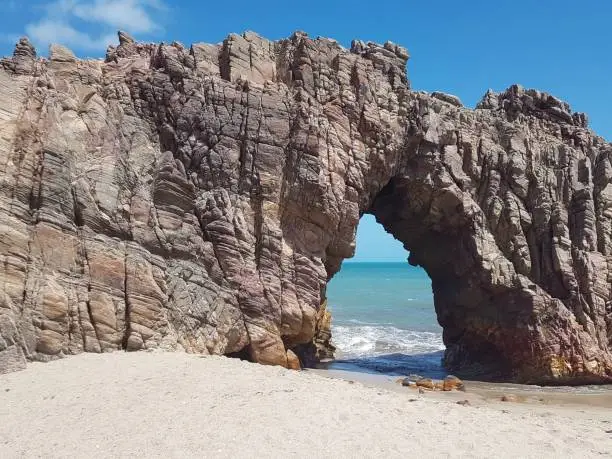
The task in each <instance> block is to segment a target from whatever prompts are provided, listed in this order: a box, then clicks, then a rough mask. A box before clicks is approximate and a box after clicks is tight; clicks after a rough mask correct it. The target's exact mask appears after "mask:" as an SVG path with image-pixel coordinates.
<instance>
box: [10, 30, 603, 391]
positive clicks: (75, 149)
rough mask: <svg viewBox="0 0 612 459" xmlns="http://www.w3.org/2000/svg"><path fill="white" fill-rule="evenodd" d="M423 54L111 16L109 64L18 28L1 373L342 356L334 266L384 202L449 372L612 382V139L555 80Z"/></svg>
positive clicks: (389, 46)
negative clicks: (472, 73)
mask: <svg viewBox="0 0 612 459" xmlns="http://www.w3.org/2000/svg"><path fill="white" fill-rule="evenodd" d="M408 58H409V55H408V53H407V51H406V50H405V49H404V48H402V47H400V46H397V45H395V44H393V43H390V42H388V43H385V44H384V45H379V44H375V43H364V42H360V41H355V42H353V44H352V46H351V49H350V50H346V49H344V48H343V47H342V46H340V45H339V44H338V43H337V42H335V41H334V40H330V39H325V38H317V39H311V38H309V37H308V36H307V35H306V34H304V33H295V34H293V35H292V36H291V37H289V38H287V39H284V40H279V41H277V42H272V41H269V40H266V39H265V38H263V37H260V36H258V35H256V34H254V33H251V32H247V33H244V34H241V35H235V34H233V35H230V36H229V37H228V38H227V39H226V40H224V42H223V43H222V44H220V45H205V44H197V45H193V46H191V47H185V46H183V45H181V44H180V43H171V44H160V45H156V44H143V43H138V42H136V41H135V40H134V39H132V38H131V37H129V36H128V35H127V34H125V33H120V34H119V44H118V45H117V46H116V47H110V48H109V50H108V52H107V59H106V61H105V62H101V61H99V60H94V61H88V60H78V61H77V59H76V57H75V56H74V54H73V53H72V52H71V51H69V50H67V49H65V48H63V47H58V46H54V47H53V48H52V49H51V52H50V56H49V60H43V59H38V58H37V57H36V53H35V51H34V49H33V47H32V46H31V44H30V43H29V42H28V41H27V40H22V41H20V42H19V44H18V46H17V47H16V49H15V54H14V56H12V57H10V58H6V59H3V60H2V61H1V62H0V106H1V107H3V109H2V123H1V125H0V164H2V167H0V259H1V263H0V286H1V287H0V288H1V289H2V291H1V292H0V371H2V372H3V371H9V370H11V369H15V368H18V367H20V366H22V365H23V361H24V359H27V360H43V361H44V360H49V359H52V358H59V357H63V356H66V355H72V354H76V353H79V352H84V351H88V352H106V351H112V350H119V349H126V350H138V349H152V348H161V349H179V350H185V351H188V352H198V353H203V354H228V355H239V356H242V357H244V358H249V359H251V360H254V361H257V362H261V363H266V364H277V365H287V349H291V350H292V351H295V353H296V354H297V355H298V356H299V358H300V360H301V362H302V363H304V364H305V365H311V364H314V363H316V361H317V360H320V359H322V358H329V357H331V355H332V353H333V345H332V338H331V330H330V323H331V315H330V314H329V312H328V311H327V310H326V308H325V302H326V298H325V295H326V284H327V282H328V281H329V279H331V278H332V277H333V276H334V274H336V273H337V272H338V270H339V269H340V266H341V263H342V261H343V260H345V259H346V258H349V257H351V256H352V255H353V254H354V249H355V246H354V235H355V230H356V226H357V224H358V222H359V218H360V216H361V215H362V214H364V213H371V214H374V215H375V217H376V218H377V220H378V221H379V222H381V224H382V225H383V226H384V227H385V228H386V229H387V231H389V232H390V233H391V234H393V236H394V237H396V238H397V239H398V240H400V241H401V242H402V243H403V244H404V246H405V247H406V248H408V249H409V250H410V262H411V263H412V264H416V265H421V266H423V267H424V268H425V269H426V271H427V272H428V274H429V276H430V277H431V280H432V288H433V290H434V298H435V308H436V312H437V315H438V317H439V319H440V323H441V325H442V327H443V328H444V336H445V344H446V351H445V357H444V363H445V365H446V367H447V368H448V369H449V370H450V371H452V372H453V373H456V374H458V375H461V374H462V372H463V373H464V374H469V375H470V376H472V377H480V378H489V379H508V380H510V379H512V380H515V381H518V382H533V383H555V384H558V383H563V382H571V383H591V382H610V380H611V376H610V375H612V350H611V347H610V336H611V334H610V330H611V329H612V326H611V325H610V324H612V312H611V311H610V308H609V305H610V304H612V290H611V289H610V282H609V279H610V278H612V267H611V266H612V263H610V262H609V258H610V256H611V255H610V254H612V211H611V209H612V168H610V167H609V164H610V158H611V157H612V145H610V144H609V143H607V142H606V141H605V140H604V139H602V138H600V137H598V136H597V135H596V134H595V133H593V132H592V131H590V130H589V129H588V128H587V117H586V116H585V115H583V114H580V113H574V112H572V110H571V108H570V107H569V105H568V104H567V103H565V102H563V101H561V100H559V99H557V98H555V97H553V96H551V95H550V94H546V93H544V92H540V91H536V90H531V89H524V88H521V87H520V86H512V87H510V88H508V90H506V91H504V92H502V93H500V94H496V93H493V92H488V93H487V94H486V95H485V97H484V98H483V100H482V101H481V103H480V104H479V105H478V109H476V110H470V109H468V108H465V107H462V106H461V105H460V102H459V101H458V99H456V98H454V97H453V96H450V95H447V94H443V93H437V94H436V95H435V96H434V95H428V94H425V93H421V92H413V91H411V90H410V85H409V81H408V79H407V77H406V65H407V62H408ZM432 384H433V383H432ZM434 387H435V386H434Z"/></svg>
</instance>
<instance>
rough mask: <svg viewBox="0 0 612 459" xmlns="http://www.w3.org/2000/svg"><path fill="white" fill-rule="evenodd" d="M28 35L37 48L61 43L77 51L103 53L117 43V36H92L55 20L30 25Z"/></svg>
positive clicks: (44, 20)
mask: <svg viewBox="0 0 612 459" xmlns="http://www.w3.org/2000/svg"><path fill="white" fill-rule="evenodd" d="M26 33H27V35H28V36H29V37H30V39H31V40H32V41H33V42H34V43H35V44H36V45H37V46H45V47H46V46H48V45H50V44H51V43H61V44H63V45H66V46H69V47H74V48H77V49H84V50H98V51H101V50H104V49H106V47H107V46H108V45H110V44H112V43H115V42H116V41H117V37H116V35H115V34H106V35H100V36H91V35H89V34H87V33H85V32H80V31H78V30H77V29H75V28H74V27H72V26H71V25H70V24H67V23H64V22H62V21H59V20H58V21H56V20H53V19H43V20H41V21H39V22H36V23H33V24H28V25H27V26H26Z"/></svg>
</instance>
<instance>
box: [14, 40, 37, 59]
mask: <svg viewBox="0 0 612 459" xmlns="http://www.w3.org/2000/svg"><path fill="white" fill-rule="evenodd" d="M13 56H14V57H28V58H32V59H35V58H36V49H35V48H34V45H32V43H30V40H29V39H28V37H21V38H20V39H19V41H18V42H17V44H16V45H15V50H14V51H13Z"/></svg>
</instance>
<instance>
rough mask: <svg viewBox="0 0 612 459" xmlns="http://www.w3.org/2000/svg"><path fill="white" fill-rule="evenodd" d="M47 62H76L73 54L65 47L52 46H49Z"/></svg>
mask: <svg viewBox="0 0 612 459" xmlns="http://www.w3.org/2000/svg"><path fill="white" fill-rule="evenodd" d="M49 60H51V61H55V62H76V60H77V59H76V56H75V55H74V53H73V52H72V51H71V50H70V49H68V48H66V47H65V46H62V45H58V44H52V45H51V46H49Z"/></svg>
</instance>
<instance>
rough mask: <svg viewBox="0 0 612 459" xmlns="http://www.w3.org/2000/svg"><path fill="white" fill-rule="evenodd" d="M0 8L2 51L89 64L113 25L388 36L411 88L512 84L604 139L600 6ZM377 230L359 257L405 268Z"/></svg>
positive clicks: (77, 2) (397, 1)
mask: <svg viewBox="0 0 612 459" xmlns="http://www.w3.org/2000/svg"><path fill="white" fill-rule="evenodd" d="M0 12H1V13H2V14H0V31H2V32H1V33H0V54H2V55H7V54H10V53H11V52H12V49H13V44H14V42H15V41H16V39H17V38H18V37H19V36H21V35H28V36H30V38H31V39H32V41H33V42H34V43H35V44H36V45H37V47H38V48H39V51H40V52H41V54H45V53H46V49H47V47H48V45H49V43H51V42H59V43H62V44H65V45H67V46H69V47H70V48H72V49H73V50H74V51H75V52H76V54H77V55H79V56H82V57H85V56H91V57H98V56H102V55H104V51H105V48H106V45H107V44H108V43H114V42H116V34H115V32H116V30H117V29H123V30H126V31H128V32H130V33H131V34H132V35H134V36H135V37H136V38H138V39H141V40H143V41H167V42H171V41H174V40H178V41H181V42H183V43H184V44H190V43H192V42H198V41H204V42H219V41H222V40H223V38H224V37H225V36H226V35H227V34H228V33H229V32H242V31H244V30H254V31H256V32H258V33H260V34H261V35H264V36H266V37H268V38H272V39H278V38H283V37H286V36H288V35H290V34H291V33H292V32H293V31H294V30H298V29H299V30H304V31H306V32H307V33H309V34H310V35H311V36H318V35H322V36H329V37H333V38H335V39H336V40H338V41H339V42H340V43H341V44H343V45H345V46H349V45H350V41H351V40H352V39H353V38H359V39H363V40H372V41H377V42H384V41H386V40H391V41H394V42H396V43H399V44H401V45H403V46H406V47H407V48H408V50H409V51H410V53H411V56H412V58H411V60H410V62H409V63H408V67H409V77H410V79H411V81H412V85H413V87H414V88H415V89H422V90H426V91H433V90H441V91H446V92H450V93H453V94H456V95H458V96H459V97H460V98H461V99H462V100H463V102H464V103H465V104H466V105H468V106H473V105H475V104H476V103H477V102H478V100H479V99H480V98H481V97H482V95H483V94H484V93H485V91H486V90H487V89H488V88H492V89H493V90H496V91H501V90H503V89H505V88H506V87H508V86H510V85H511V84H514V83H520V84H522V85H523V86H526V87H533V88H538V89H542V90H546V91H548V92H551V93H553V94H554V95H556V96H558V97H560V98H562V99H564V100H566V101H568V102H569V103H570V104H571V105H572V107H573V108H574V110H577V111H584V112H586V113H588V115H589V117H590V120H591V127H592V128H593V129H594V130H595V131H596V132H598V133H599V134H600V135H603V136H604V137H605V138H607V139H609V140H612V120H611V115H610V111H611V107H612V27H611V25H610V21H611V19H612V1H610V0H582V1H580V2H576V1H575V0H571V1H570V0H556V1H552V0H550V1H546V0H541V1H537V0H512V1H511V0H494V1H492V0H470V1H459V0H432V1H428V2H423V1H415V0H412V1H411V0H387V1H384V2H372V1H371V0H370V1H367V2H365V1H359V0H351V1H344V0H342V1H333V0H327V1H323V0H308V1H303V2H300V1H296V2H290V1H287V0H283V1H280V0H275V1H259V2H253V1H252V0H250V1H243V0H232V1H226V2H222V1H218V0H217V1H210V0H182V1H171V0H53V1H48V0H44V1H43V0H0ZM375 228H376V226H375V225H374V224H372V222H371V221H370V222H369V223H368V222H366V224H362V225H360V229H359V231H360V233H359V238H358V240H359V242H361V243H360V244H359V245H358V249H357V250H358V257H357V258H358V259H371V258H372V257H374V256H378V255H380V254H386V253H389V254H391V255H389V256H390V257H391V258H393V259H397V260H404V259H405V252H403V250H401V249H399V248H398V247H397V246H394V245H393V244H392V242H393V241H392V239H390V240H388V239H387V238H385V237H384V236H387V235H386V234H385V233H384V232H383V231H382V230H376V231H375ZM365 246H367V247H365ZM364 247H365V248H364ZM399 247H401V245H400V246H399ZM377 254H378V255H377ZM393 254H396V255H393ZM385 258H387V256H386V255H385Z"/></svg>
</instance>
